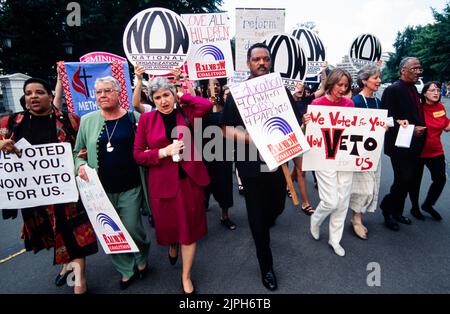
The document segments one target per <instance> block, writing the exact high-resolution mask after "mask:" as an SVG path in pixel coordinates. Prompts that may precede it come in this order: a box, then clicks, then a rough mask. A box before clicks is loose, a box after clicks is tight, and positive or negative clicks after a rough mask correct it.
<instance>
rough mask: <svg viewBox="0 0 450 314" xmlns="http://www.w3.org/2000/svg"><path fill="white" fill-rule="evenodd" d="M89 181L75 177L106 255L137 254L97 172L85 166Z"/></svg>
mask: <svg viewBox="0 0 450 314" xmlns="http://www.w3.org/2000/svg"><path fill="white" fill-rule="evenodd" d="M85 170H86V175H87V176H88V179H89V181H88V182H86V181H84V180H83V179H81V178H80V177H77V184H78V188H79V190H80V197H81V200H82V201H83V205H84V207H85V208H86V212H87V214H88V217H89V220H90V221H91V224H92V226H93V227H94V231H95V234H96V235H97V238H98V240H99V241H100V243H101V245H102V247H103V250H104V251H105V253H106V254H118V253H132V252H139V249H138V248H137V246H136V243H134V241H133V239H132V238H131V236H130V234H129V233H128V231H127V229H125V226H124V225H123V223H122V221H121V220H120V218H119V215H118V214H117V212H116V210H115V209H114V207H113V205H112V204H111V202H110V201H109V198H108V196H107V195H106V193H105V190H104V189H103V186H102V184H101V182H100V179H99V177H98V175H97V172H96V171H95V170H94V169H92V168H89V167H88V166H85Z"/></svg>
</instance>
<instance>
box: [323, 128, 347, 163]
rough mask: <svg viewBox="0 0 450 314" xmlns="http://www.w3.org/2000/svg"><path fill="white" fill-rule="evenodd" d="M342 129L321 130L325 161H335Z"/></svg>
mask: <svg viewBox="0 0 450 314" xmlns="http://www.w3.org/2000/svg"><path fill="white" fill-rule="evenodd" d="M342 133H344V129H329V128H324V129H322V136H323V138H324V139H325V154H326V159H332V160H334V159H336V155H337V152H338V147H340V142H341V139H342Z"/></svg>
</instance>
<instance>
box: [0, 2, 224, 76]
mask: <svg viewBox="0 0 450 314" xmlns="http://www.w3.org/2000/svg"><path fill="white" fill-rule="evenodd" d="M70 2H71V1H64V0H21V1H16V0H0V35H2V36H3V37H5V35H7V36H8V37H11V35H12V47H11V48H7V47H3V49H1V51H0V60H1V63H0V69H1V70H0V71H2V72H3V73H4V74H6V73H8V74H9V73H15V72H22V73H26V74H28V75H31V76H38V77H42V78H44V79H48V80H50V81H52V82H53V81H54V79H55V70H54V65H55V63H56V62H57V61H59V60H64V61H78V60H79V57H80V56H82V55H84V54H86V53H88V52H92V51H107V52H111V53H114V54H118V55H123V54H124V53H123V48H122V36H123V32H124V30H125V27H126V25H127V24H128V22H129V20H130V19H131V18H132V17H133V16H134V15H135V14H136V13H138V12H140V11H142V10H144V9H146V8H150V7H163V8H167V9H170V10H172V11H174V12H177V13H178V14H182V13H206V12H218V11H219V6H220V5H221V4H222V0H172V1H167V0H127V1H122V0H112V1H110V0H79V1H77V3H79V4H80V8H81V25H80V26H71V27H69V26H68V25H67V23H66V21H67V16H68V15H69V14H70V13H71V11H68V10H67V5H68V3H70ZM67 42H70V43H72V44H73V54H72V55H70V56H69V55H66V53H65V48H64V43H67Z"/></svg>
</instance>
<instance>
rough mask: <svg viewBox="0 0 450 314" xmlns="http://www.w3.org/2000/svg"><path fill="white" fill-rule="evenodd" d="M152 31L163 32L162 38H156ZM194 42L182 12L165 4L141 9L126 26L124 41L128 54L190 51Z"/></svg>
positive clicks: (183, 52) (160, 33)
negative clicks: (180, 14) (184, 22)
mask: <svg viewBox="0 0 450 314" xmlns="http://www.w3.org/2000/svg"><path fill="white" fill-rule="evenodd" d="M152 34H157V35H158V36H160V38H162V39H161V40H162V42H161V40H158V41H152V40H151V35H152ZM190 42H191V40H190V38H189V33H188V31H187V29H186V26H185V25H184V24H183V21H182V19H181V17H180V16H179V15H177V14H176V13H174V12H172V11H170V10H167V9H163V8H150V9H147V10H144V11H141V12H139V13H138V14H136V15H135V16H134V17H133V18H132V19H131V20H130V22H129V23H128V25H127V27H126V28H125V33H124V43H123V44H124V50H125V53H126V54H127V55H129V54H152V53H155V54H156V53H160V54H168V55H169V54H184V55H186V54H187V53H188V51H189V45H190ZM133 44H134V45H133ZM180 48H181V51H180Z"/></svg>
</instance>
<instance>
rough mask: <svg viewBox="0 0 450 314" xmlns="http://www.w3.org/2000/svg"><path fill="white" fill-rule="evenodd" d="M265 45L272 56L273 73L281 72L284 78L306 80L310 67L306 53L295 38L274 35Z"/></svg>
mask: <svg viewBox="0 0 450 314" xmlns="http://www.w3.org/2000/svg"><path fill="white" fill-rule="evenodd" d="M264 43H266V45H267V46H268V47H269V50H270V54H271V55H272V72H279V73H280V74H281V77H283V78H287V79H292V80H298V81H301V80H304V78H305V76H306V73H307V66H308V65H307V62H306V56H305V52H304V51H303V49H302V47H301V45H300V42H299V41H298V40H297V39H296V38H295V37H292V36H289V35H284V34H282V35H273V36H272V37H270V38H269V39H266V40H265V41H264ZM283 48H284V49H283ZM277 60H280V62H277ZM282 65H284V66H282Z"/></svg>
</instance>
